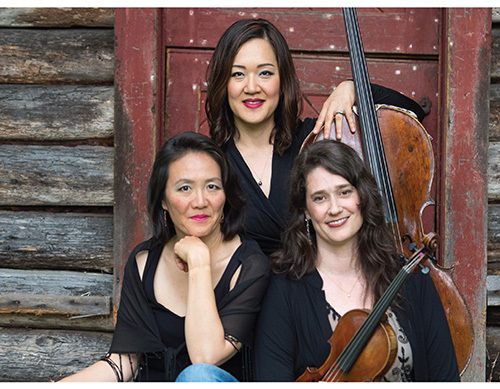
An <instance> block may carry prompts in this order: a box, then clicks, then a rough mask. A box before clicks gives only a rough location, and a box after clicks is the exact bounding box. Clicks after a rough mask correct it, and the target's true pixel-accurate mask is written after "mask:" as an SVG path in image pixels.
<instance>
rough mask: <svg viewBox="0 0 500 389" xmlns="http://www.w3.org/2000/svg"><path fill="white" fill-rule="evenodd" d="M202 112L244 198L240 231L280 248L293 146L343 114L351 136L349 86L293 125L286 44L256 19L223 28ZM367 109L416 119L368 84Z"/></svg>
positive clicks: (414, 107) (295, 113) (294, 104)
mask: <svg viewBox="0 0 500 389" xmlns="http://www.w3.org/2000/svg"><path fill="white" fill-rule="evenodd" d="M207 80H208V90H207V99H206V106H205V108H206V113H207V119H208V123H209V126H210V136H211V137H212V138H213V139H214V140H215V141H216V142H217V144H219V145H220V146H221V147H222V148H223V149H224V151H225V152H226V154H227V156H228V158H229V160H230V161H231V163H232V164H233V166H234V168H235V169H236V173H237V175H238V177H239V179H240V183H241V185H242V188H243V191H244V192H245V194H246V195H247V198H248V208H247V215H246V219H245V230H246V232H247V233H248V234H249V236H250V237H251V238H253V239H255V240H256V241H257V242H258V243H259V245H260V246H261V248H262V250H263V251H264V253H265V254H267V255H270V254H271V253H272V252H274V251H276V250H278V249H280V248H281V234H282V232H283V228H284V226H285V224H286V221H287V218H288V216H287V212H288V197H289V187H288V180H289V174H290V170H291V169H292V165H293V161H294V159H295V157H296V156H297V154H298V153H299V150H300V146H301V144H302V142H303V141H304V139H305V138H306V137H307V135H309V133H310V132H311V131H314V132H319V130H320V129H321V128H322V127H324V129H325V137H326V138H328V137H329V134H330V128H331V126H332V123H334V122H335V125H336V129H337V130H336V131H337V138H338V137H340V135H341V132H340V129H341V128H342V126H341V123H342V119H343V116H344V115H345V117H346V119H347V121H348V123H349V126H350V128H351V129H354V121H353V114H352V106H353V105H354V104H355V93H354V84H353V82H352V81H344V82H342V83H340V84H339V85H338V86H337V88H336V89H335V90H334V91H333V92H332V93H331V95H330V96H329V97H328V99H327V100H326V101H325V103H324V105H323V108H322V110H321V112H320V114H319V116H318V118H317V119H313V118H306V119H305V120H301V119H300V115H301V111H302V93H301V90H300V86H299V80H298V78H297V75H296V72H295V67H294V63H293V60H292V56H291V53H290V50H289V48H288V44H287V42H286V40H285V39H284V37H283V36H282V35H281V33H280V32H279V31H278V29H277V28H276V27H275V26H274V25H273V24H272V23H270V22H269V21H267V20H264V19H245V20H240V21H238V22H236V23H234V24H233V25H231V26H230V27H229V28H228V29H227V30H226V32H225V33H224V34H223V35H222V37H221V38H220V40H219V42H218V44H217V46H216V48H215V52H214V54H213V56H212V59H211V61H210V65H209V69H208V75H207ZM372 92H373V98H374V102H375V103H376V104H389V105H395V106H398V107H402V108H405V109H407V110H409V111H412V112H414V113H415V114H416V116H418V118H419V120H422V119H423V116H424V113H423V110H422V108H421V107H420V106H419V105H418V104H417V103H416V102H414V101H413V100H411V99H409V98H408V97H405V96H403V95H402V94H400V93H398V92H396V91H393V90H391V89H387V88H384V87H382V86H378V85H375V84H373V85H372Z"/></svg>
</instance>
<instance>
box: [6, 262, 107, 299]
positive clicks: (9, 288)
mask: <svg viewBox="0 0 500 389" xmlns="http://www.w3.org/2000/svg"><path fill="white" fill-rule="evenodd" d="M6 293H14V294H25V295H26V294H31V295H38V296H112V294H113V276H112V275H110V274H99V273H81V272H72V271H65V270H61V271H55V270H17V269H0V294H6Z"/></svg>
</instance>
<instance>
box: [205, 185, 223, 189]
mask: <svg viewBox="0 0 500 389" xmlns="http://www.w3.org/2000/svg"><path fill="white" fill-rule="evenodd" d="M207 188H208V190H220V189H222V187H221V186H220V185H218V184H208V185H207Z"/></svg>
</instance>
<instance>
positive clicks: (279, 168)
mask: <svg viewBox="0 0 500 389" xmlns="http://www.w3.org/2000/svg"><path fill="white" fill-rule="evenodd" d="M372 93H373V100H374V102H375V104H387V105H394V106H397V107H400V108H404V109H407V110H409V111H412V112H414V113H415V114H416V115H417V117H418V119H419V120H422V119H423V117H424V111H423V110H422V108H421V107H420V106H419V105H418V104H417V103H416V102H415V101H413V100H412V99H410V98H408V97H406V96H404V95H402V94H400V93H398V92H396V91H394V90H392V89H388V88H385V87H382V86H380V85H376V84H372ZM315 123H316V119H311V118H306V119H305V120H304V121H301V122H300V125H299V128H298V131H297V133H296V134H295V136H294V138H293V141H292V145H291V146H290V147H289V148H288V149H287V150H286V151H285V152H284V153H283V155H279V154H278V153H276V152H274V153H273V162H272V176H271V189H270V192H269V198H267V197H266V195H265V194H264V193H263V192H262V190H261V188H260V187H259V185H258V184H257V183H256V182H255V179H254V178H253V176H252V172H251V171H250V169H249V168H248V165H247V164H246V163H245V161H244V160H243V157H242V156H241V154H240V152H239V151H238V149H237V148H236V146H235V144H234V141H233V139H231V140H230V141H229V142H228V143H227V144H226V145H225V150H224V151H225V152H226V155H227V157H228V159H229V160H230V161H231V163H232V165H233V167H234V169H235V170H236V174H237V175H238V177H239V179H240V185H241V187H242V189H243V191H244V193H245V194H246V196H247V200H248V204H247V209H246V215H245V231H246V233H247V234H248V236H249V238H252V239H254V240H255V241H257V243H258V244H259V245H260V247H261V249H262V251H263V252H264V253H265V254H266V255H270V254H271V253H273V252H275V251H277V250H279V249H281V234H282V232H283V230H284V228H285V226H286V223H287V220H288V218H287V213H288V206H289V178H290V171H291V170H292V167H293V163H294V161H295V158H296V157H297V155H298V154H299V151H300V147H301V146H302V143H303V142H304V140H305V138H306V137H307V135H309V133H310V132H311V131H312V129H313V128H314V125H315Z"/></svg>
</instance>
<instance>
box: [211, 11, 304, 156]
mask: <svg viewBox="0 0 500 389" xmlns="http://www.w3.org/2000/svg"><path fill="white" fill-rule="evenodd" d="M251 39H264V40H266V41H267V42H269V43H270V45H271V47H272V48H273V51H274V54H275V56H276V60H277V62H278V71H279V77H280V99H279V103H278V106H277V108H276V110H275V111H274V126H275V127H274V129H273V132H272V133H271V137H270V139H269V142H270V143H271V142H272V141H273V139H274V146H275V150H276V151H277V152H278V153H279V154H280V155H281V154H283V152H284V151H285V150H286V149H288V148H289V147H290V145H291V143H292V138H293V135H294V134H295V132H296V130H297V128H298V118H299V115H300V113H301V112H302V98H301V92H300V86H299V80H298V77H297V74H296V72H295V67H294V64H293V60H292V55H291V53H290V49H289V48H288V44H287V42H286V40H285V38H284V37H283V35H281V33H280V32H279V31H278V29H277V28H276V27H275V26H274V25H273V24H272V23H271V22H269V21H267V20H265V19H244V20H240V21H238V22H236V23H234V24H233V25H231V26H230V27H229V28H228V29H227V30H226V32H225V33H224V34H223V35H222V37H221V38H220V40H219V42H218V43H217V46H216V47H215V52H214V54H213V56H212V59H211V61H210V65H209V67H208V69H207V80H208V91H207V101H206V104H205V111H206V114H207V120H208V124H209V126H210V136H211V137H212V138H213V139H214V140H215V141H216V143H217V144H218V145H219V146H224V145H225V144H226V143H227V142H228V141H229V140H230V139H231V138H232V137H233V136H234V135H235V133H236V125H235V124H234V117H233V112H232V111H231V108H230V106H229V102H228V96H227V84H228V82H229V78H230V77H231V72H232V70H231V68H232V66H233V63H234V58H235V57H236V54H237V53H238V51H239V50H240V48H241V46H243V45H244V44H245V43H246V42H248V41H249V40H251Z"/></svg>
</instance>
